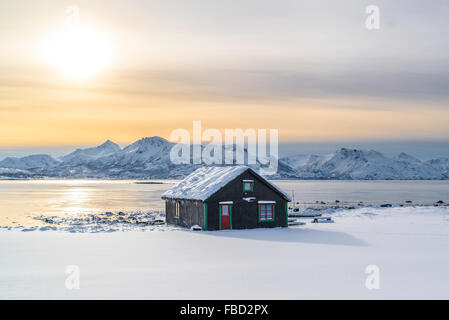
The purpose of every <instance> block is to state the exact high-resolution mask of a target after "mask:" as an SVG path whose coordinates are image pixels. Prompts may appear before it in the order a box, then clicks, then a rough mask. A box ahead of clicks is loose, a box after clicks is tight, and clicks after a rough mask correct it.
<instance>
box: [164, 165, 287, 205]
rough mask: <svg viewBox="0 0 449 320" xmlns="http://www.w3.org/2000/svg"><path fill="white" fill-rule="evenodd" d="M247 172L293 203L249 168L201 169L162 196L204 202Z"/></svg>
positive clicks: (283, 193)
mask: <svg viewBox="0 0 449 320" xmlns="http://www.w3.org/2000/svg"><path fill="white" fill-rule="evenodd" d="M247 170H250V171H251V172H252V173H253V174H254V175H256V176H257V177H259V178H260V179H262V180H264V181H265V182H266V183H267V184H268V185H269V186H271V187H272V188H273V189H274V190H276V191H277V192H278V193H280V194H281V195H282V196H283V197H284V198H285V199H287V200H288V201H291V199H290V197H289V196H288V195H287V194H286V193H285V192H283V191H282V190H281V189H279V188H278V187H277V186H276V185H274V184H273V183H271V182H269V181H267V180H266V179H264V178H263V177H261V176H260V175H259V174H257V173H256V172H255V171H254V170H253V169H251V168H250V167H247V166H223V167H202V168H199V169H197V170H195V171H194V172H192V173H191V174H190V175H188V176H187V177H186V178H185V179H184V180H182V181H181V182H179V183H178V184H176V185H175V186H173V187H172V188H171V189H169V190H167V191H166V192H165V193H164V194H163V195H162V199H192V200H201V201H204V200H206V199H208V198H209V197H210V196H212V195H213V194H214V193H216V192H217V191H218V190H220V189H221V188H223V187H224V186H225V185H227V184H228V183H229V182H231V181H232V180H234V179H235V178H237V177H238V176H239V175H241V174H242V173H244V172H245V171H247Z"/></svg>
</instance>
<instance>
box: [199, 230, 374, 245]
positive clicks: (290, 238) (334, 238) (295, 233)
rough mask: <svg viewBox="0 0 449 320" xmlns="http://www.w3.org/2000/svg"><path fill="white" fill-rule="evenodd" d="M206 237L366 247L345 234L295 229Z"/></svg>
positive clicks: (231, 232) (211, 233) (215, 233)
mask: <svg viewBox="0 0 449 320" xmlns="http://www.w3.org/2000/svg"><path fill="white" fill-rule="evenodd" d="M202 234H203V235H207V236H214V237H225V238H238V239H248V240H262V241H278V242H290V243H311V244H332V245H341V246H368V244H367V243H366V242H364V241H362V240H360V239H357V238H355V237H353V236H352V235H349V234H347V233H345V232H338V231H323V230H311V229H299V228H298V229H296V228H274V229H245V230H224V231H206V232H203V233H202Z"/></svg>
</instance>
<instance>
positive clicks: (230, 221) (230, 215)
mask: <svg viewBox="0 0 449 320" xmlns="http://www.w3.org/2000/svg"><path fill="white" fill-rule="evenodd" d="M229 230H232V204H230V205H229Z"/></svg>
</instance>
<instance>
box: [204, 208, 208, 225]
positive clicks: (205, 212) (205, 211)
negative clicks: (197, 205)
mask: <svg viewBox="0 0 449 320" xmlns="http://www.w3.org/2000/svg"><path fill="white" fill-rule="evenodd" d="M204 230H205V231H207V203H205V204H204Z"/></svg>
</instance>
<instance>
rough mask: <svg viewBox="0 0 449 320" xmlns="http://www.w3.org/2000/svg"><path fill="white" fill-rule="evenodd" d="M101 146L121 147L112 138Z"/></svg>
mask: <svg viewBox="0 0 449 320" xmlns="http://www.w3.org/2000/svg"><path fill="white" fill-rule="evenodd" d="M98 147H99V148H114V149H120V147H119V145H118V144H117V143H115V142H113V141H111V140H109V139H108V140H106V141H105V142H104V143H103V144H101V145H100V146H98Z"/></svg>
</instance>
